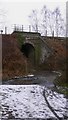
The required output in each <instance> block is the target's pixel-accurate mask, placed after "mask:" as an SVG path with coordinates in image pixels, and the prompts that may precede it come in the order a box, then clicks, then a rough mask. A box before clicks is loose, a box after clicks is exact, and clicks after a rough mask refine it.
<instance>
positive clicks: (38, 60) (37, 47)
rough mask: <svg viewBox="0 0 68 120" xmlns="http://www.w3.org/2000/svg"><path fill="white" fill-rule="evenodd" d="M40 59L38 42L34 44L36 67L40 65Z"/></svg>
mask: <svg viewBox="0 0 68 120" xmlns="http://www.w3.org/2000/svg"><path fill="white" fill-rule="evenodd" d="M40 58H41V44H40V42H36V45H35V63H36V65H38V64H39V63H40Z"/></svg>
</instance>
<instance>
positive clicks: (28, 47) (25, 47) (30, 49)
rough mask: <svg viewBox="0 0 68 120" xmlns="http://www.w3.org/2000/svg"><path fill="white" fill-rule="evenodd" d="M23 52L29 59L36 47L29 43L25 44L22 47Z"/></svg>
mask: <svg viewBox="0 0 68 120" xmlns="http://www.w3.org/2000/svg"><path fill="white" fill-rule="evenodd" d="M21 51H22V52H23V54H24V55H25V56H26V57H27V58H29V56H30V54H32V53H34V47H33V46H32V45H31V44H29V43H25V44H23V45H22V48H21Z"/></svg>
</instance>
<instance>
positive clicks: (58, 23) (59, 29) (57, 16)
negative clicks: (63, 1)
mask: <svg viewBox="0 0 68 120" xmlns="http://www.w3.org/2000/svg"><path fill="white" fill-rule="evenodd" d="M52 14H53V20H54V31H55V34H56V36H57V37H58V36H59V35H62V34H63V32H64V31H65V24H64V19H63V18H62V15H61V11H60V9H59V8H58V7H57V8H56V9H55V10H54V11H53V13H52Z"/></svg>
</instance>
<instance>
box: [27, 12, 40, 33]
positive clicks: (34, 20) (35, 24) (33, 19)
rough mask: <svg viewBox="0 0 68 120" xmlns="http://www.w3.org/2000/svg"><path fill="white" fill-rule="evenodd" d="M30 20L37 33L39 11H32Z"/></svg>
mask: <svg viewBox="0 0 68 120" xmlns="http://www.w3.org/2000/svg"><path fill="white" fill-rule="evenodd" d="M29 18H30V23H31V26H32V28H33V30H34V31H35V32H38V22H39V20H38V12H37V10H32V13H31V15H30V16H29Z"/></svg>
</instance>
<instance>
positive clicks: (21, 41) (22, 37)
mask: <svg viewBox="0 0 68 120" xmlns="http://www.w3.org/2000/svg"><path fill="white" fill-rule="evenodd" d="M17 40H18V44H19V47H20V49H21V47H22V45H23V44H24V41H25V37H24V36H23V35H22V34H20V33H19V34H18V35H17Z"/></svg>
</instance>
